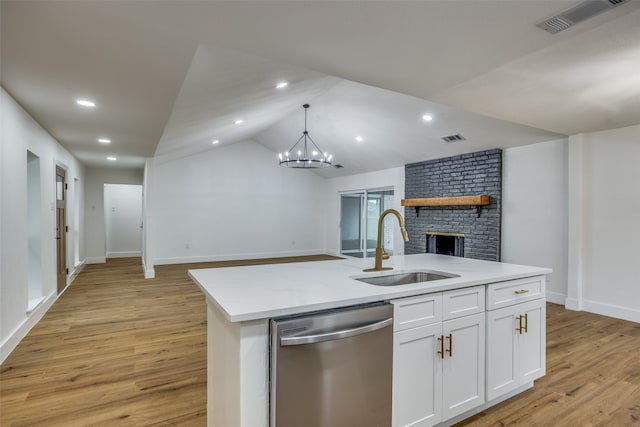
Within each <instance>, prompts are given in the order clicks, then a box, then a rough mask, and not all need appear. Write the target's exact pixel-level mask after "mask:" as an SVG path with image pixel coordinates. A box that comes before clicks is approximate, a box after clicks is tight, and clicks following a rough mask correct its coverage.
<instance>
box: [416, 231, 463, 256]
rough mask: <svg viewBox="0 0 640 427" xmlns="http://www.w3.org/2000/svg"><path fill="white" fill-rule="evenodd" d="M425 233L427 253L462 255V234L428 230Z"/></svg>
mask: <svg viewBox="0 0 640 427" xmlns="http://www.w3.org/2000/svg"><path fill="white" fill-rule="evenodd" d="M426 235H427V245H426V250H425V251H426V252H427V253H430V254H439V255H450V256H459V257H464V234H456V233H440V232H436V231H429V232H427V233H426Z"/></svg>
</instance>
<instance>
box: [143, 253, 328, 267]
mask: <svg viewBox="0 0 640 427" xmlns="http://www.w3.org/2000/svg"><path fill="white" fill-rule="evenodd" d="M325 253H326V251H324V250H322V249H315V250H305V251H296V252H254V253H249V254H225V255H204V256H195V257H175V258H156V259H154V260H153V265H166V264H190V263H195V262H215V261H235V260H242V259H262V258H281V257H289V256H306V255H318V254H325Z"/></svg>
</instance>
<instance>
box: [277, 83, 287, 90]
mask: <svg viewBox="0 0 640 427" xmlns="http://www.w3.org/2000/svg"><path fill="white" fill-rule="evenodd" d="M287 86H289V82H280V83H278V84H277V85H276V89H282V88H283V87H287Z"/></svg>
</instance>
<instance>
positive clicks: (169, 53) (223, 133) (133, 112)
mask: <svg viewBox="0 0 640 427" xmlns="http://www.w3.org/2000/svg"><path fill="white" fill-rule="evenodd" d="M578 3H579V2H576V1H543V0H520V1H502V0H496V1H492V0H486V1H481V2H479V1H418V2H416V1H411V2H404V1H393V2H392V1H381V2H324V1H298V2H286V1H285V2H275V1H257V2H250V1H228V2H198V1H196V2H191V1H164V2H150V1H118V2H109V1H97V2H77V1H68V2H67V1H65V2H62V1H42V2H37V1H28V2H25V1H6V0H3V1H2V2H1V3H0V13H1V33H0V36H1V48H2V51H1V62H0V71H1V75H0V77H1V83H2V86H3V87H4V88H5V89H6V90H7V91H8V92H9V93H10V94H11V95H12V96H14V97H15V98H16V100H17V101H18V102H19V103H20V104H21V105H23V106H24V107H25V109H26V110H27V111H29V112H30V113H31V114H32V116H33V117H34V118H35V119H36V120H37V121H38V122H39V123H41V124H42V125H43V127H45V128H46V129H47V130H48V131H49V132H50V133H51V134H52V135H53V136H54V137H56V138H57V139H58V140H59V141H60V142H61V143H62V144H63V145H65V146H66V147H67V148H68V149H70V150H71V151H72V152H73V153H74V154H75V155H76V156H77V157H78V158H80V159H81V160H82V161H83V162H85V163H86V164H88V165H101V166H105V163H106V160H105V157H106V155H107V154H113V155H117V156H118V162H117V164H118V165H119V166H140V165H141V164H142V162H143V159H144V158H145V157H151V156H154V155H156V156H157V157H158V159H159V160H162V159H166V158H174V157H178V156H185V155H192V154H196V153H199V152H202V151H205V150H215V149H216V147H217V146H213V145H212V144H211V141H212V140H214V139H219V140H220V144H219V145H218V146H222V145H224V144H230V143H234V142H238V141H242V140H246V139H253V140H255V141H257V142H258V143H261V144H263V145H265V146H266V147H268V148H270V149H271V150H273V151H274V152H277V151H284V150H286V149H288V148H290V146H291V145H292V144H293V143H294V142H295V140H297V138H298V137H299V136H300V134H301V132H302V128H303V117H304V116H303V111H302V108H301V105H302V104H303V103H306V102H308V103H310V104H311V108H310V110H309V132H310V134H311V135H312V137H313V138H314V140H315V141H316V142H317V143H318V144H319V145H320V146H321V147H322V148H323V149H324V150H327V151H331V152H332V153H333V154H334V156H335V162H336V163H339V164H342V165H344V168H343V169H331V170H323V171H321V172H320V173H321V174H323V175H325V176H339V175H348V174H353V173H359V172H366V171H372V170H379V169H383V168H388V167H395V166H401V165H403V164H406V163H410V162H415V161H420V160H426V159H431V158H437V157H443V156H448V155H453V154H457V153H461V152H468V151H477V150H482V149H486V148H506V147H511V146H517V145H524V144H530V143H534V142H539V141H546V140H552V139H556V138H558V137H560V136H562V135H569V134H577V133H580V132H592V131H598V130H604V129H610V128H616V127H623V126H630V125H635V124H640V1H639V0H632V1H631V2H629V3H626V4H623V5H621V6H618V7H616V8H613V9H611V10H609V11H607V12H605V13H602V14H601V15H598V16H596V17H593V18H591V19H589V20H588V21H584V22H582V23H580V24H578V25H576V26H575V27H573V28H570V29H568V30H566V31H563V32H561V33H559V34H556V35H551V34H548V33H546V32H545V31H543V30H541V29H540V28H538V27H536V26H535V24H536V23H538V22H541V21H543V20H544V19H546V18H549V17H551V16H553V15H555V14H557V13H559V12H562V11H564V10H566V9H567V8H569V7H571V6H573V5H575V4H578ZM280 80H287V81H289V83H290V84H289V86H288V87H287V88H285V89H283V90H275V89H274V86H275V84H276V83H277V82H278V81H280ZM79 97H87V98H91V99H94V100H95V101H96V103H97V107H96V108H95V109H92V110H90V111H89V110H86V109H83V108H81V107H78V106H77V105H75V103H74V101H75V99H77V98H79ZM425 113H430V114H432V115H433V116H434V120H433V121H432V122H430V123H426V122H424V121H421V120H420V117H421V116H422V114H425ZM238 118H241V119H243V120H244V122H243V124H241V125H234V124H233V123H234V121H235V120H236V119H238ZM452 133H462V134H463V135H464V136H465V137H467V141H465V142H462V143H456V144H445V143H443V142H442V141H441V139H440V138H441V137H442V136H445V135H449V134H452ZM356 134H359V135H362V136H363V137H364V141H363V142H361V143H358V142H356V141H355V140H354V137H355V135H356ZM102 136H108V137H110V138H111V140H112V143H111V144H110V145H109V146H104V145H100V144H98V143H97V138H98V137H102ZM276 164H277V163H276V161H275V156H274V165H276Z"/></svg>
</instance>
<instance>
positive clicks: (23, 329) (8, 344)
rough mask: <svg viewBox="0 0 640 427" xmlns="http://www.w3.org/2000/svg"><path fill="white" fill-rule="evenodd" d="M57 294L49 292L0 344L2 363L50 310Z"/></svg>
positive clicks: (0, 360)
mask: <svg viewBox="0 0 640 427" xmlns="http://www.w3.org/2000/svg"><path fill="white" fill-rule="evenodd" d="M56 299H57V296H56V293H55V291H54V292H52V293H51V294H49V295H48V296H47V297H46V299H45V300H44V301H43V302H41V303H40V304H39V305H38V306H37V307H35V308H34V309H33V311H32V312H31V313H30V315H29V316H28V317H27V318H26V319H24V320H23V321H22V323H21V324H20V325H19V326H18V327H17V328H16V329H15V330H14V331H13V332H12V333H11V334H10V335H9V336H8V337H7V338H6V339H5V340H4V341H3V342H2V343H1V344H0V363H3V362H4V361H5V359H6V358H7V357H9V355H10V354H11V352H12V351H13V350H15V348H16V347H17V346H18V344H20V341H22V339H23V338H24V337H25V336H27V334H28V333H29V331H30V330H31V329H32V328H33V327H34V326H35V325H36V324H37V323H38V322H39V321H40V319H42V317H43V316H44V315H45V314H46V313H47V311H49V309H50V308H51V306H52V305H53V303H54V302H55V301H56Z"/></svg>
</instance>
